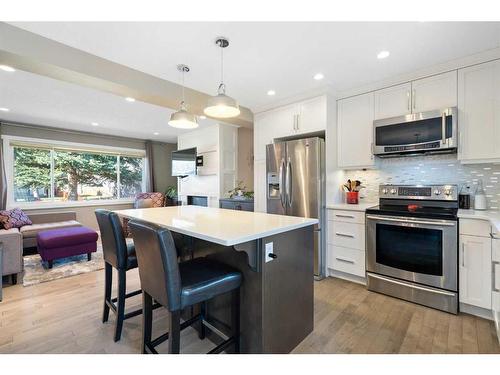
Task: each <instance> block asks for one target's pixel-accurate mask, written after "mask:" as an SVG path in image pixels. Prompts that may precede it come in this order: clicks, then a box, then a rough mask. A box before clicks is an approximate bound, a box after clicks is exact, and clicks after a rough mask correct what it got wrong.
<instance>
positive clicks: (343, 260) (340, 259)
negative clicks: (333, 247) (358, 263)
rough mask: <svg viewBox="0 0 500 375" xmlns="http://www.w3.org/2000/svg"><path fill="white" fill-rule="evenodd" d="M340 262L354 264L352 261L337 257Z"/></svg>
mask: <svg viewBox="0 0 500 375" xmlns="http://www.w3.org/2000/svg"><path fill="white" fill-rule="evenodd" d="M335 259H337V260H338V261H340V262H345V263H351V264H354V261H353V260H352V259H347V258H341V257H335Z"/></svg>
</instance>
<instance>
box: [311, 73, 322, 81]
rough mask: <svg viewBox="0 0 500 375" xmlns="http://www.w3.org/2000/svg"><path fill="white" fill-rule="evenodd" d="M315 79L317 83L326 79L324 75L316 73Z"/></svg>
mask: <svg viewBox="0 0 500 375" xmlns="http://www.w3.org/2000/svg"><path fill="white" fill-rule="evenodd" d="M313 78H314V79H315V80H316V81H321V80H322V79H323V78H325V76H324V75H323V73H316V74H315V75H314V77H313Z"/></svg>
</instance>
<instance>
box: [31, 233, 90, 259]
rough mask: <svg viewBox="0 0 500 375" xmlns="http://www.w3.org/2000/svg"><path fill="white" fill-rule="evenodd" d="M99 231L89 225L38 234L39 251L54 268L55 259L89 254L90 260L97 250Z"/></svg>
mask: <svg viewBox="0 0 500 375" xmlns="http://www.w3.org/2000/svg"><path fill="white" fill-rule="evenodd" d="M97 238H98V235H97V232H96V231H94V230H92V229H90V228H87V227H73V228H61V229H53V230H47V231H43V232H40V233H38V234H37V236H36V241H37V244H38V253H39V254H40V256H41V257H42V260H43V261H46V262H48V263H49V268H52V262H53V261H54V259H61V258H66V257H70V256H74V255H82V254H87V259H88V260H89V261H90V260H91V257H92V253H94V252H95V251H96V250H97Z"/></svg>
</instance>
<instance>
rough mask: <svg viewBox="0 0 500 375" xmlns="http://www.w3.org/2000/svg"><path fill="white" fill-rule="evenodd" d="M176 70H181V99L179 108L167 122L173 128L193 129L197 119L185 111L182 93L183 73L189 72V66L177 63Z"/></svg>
mask: <svg viewBox="0 0 500 375" xmlns="http://www.w3.org/2000/svg"><path fill="white" fill-rule="evenodd" d="M177 70H178V71H179V72H182V101H181V105H180V108H179V110H178V111H177V112H174V113H172V114H171V115H170V121H169V122H168V124H169V125H170V126H172V127H173V128H179V129H195V128H197V127H198V119H197V118H196V116H195V115H193V114H192V113H189V112H188V111H187V107H186V102H185V95H184V73H187V72H189V67H188V66H187V65H184V64H179V65H177Z"/></svg>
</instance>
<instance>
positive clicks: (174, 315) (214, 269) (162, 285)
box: [130, 221, 242, 354]
mask: <svg viewBox="0 0 500 375" xmlns="http://www.w3.org/2000/svg"><path fill="white" fill-rule="evenodd" d="M130 229H131V231H132V237H133V239H134V242H135V246H136V251H137V261H138V264H139V276H140V279H141V288H142V301H143V302H142V303H143V310H144V314H143V327H142V329H143V338H142V353H154V354H157V353H158V352H157V351H156V349H155V347H156V346H157V345H159V344H161V343H162V342H164V341H166V340H168V352H169V353H179V351H180V331H181V330H183V329H184V328H187V327H189V326H190V325H192V324H193V323H195V322H197V321H201V327H202V328H201V331H200V335H199V336H200V338H201V339H204V338H205V329H206V328H208V329H212V328H211V325H210V324H209V323H208V324H205V323H206V316H205V308H204V306H205V303H206V301H208V300H210V299H211V298H213V297H216V296H218V295H221V294H225V293H229V292H231V294H232V302H231V330H232V336H231V337H229V338H226V339H225V340H224V341H223V342H222V343H221V344H219V345H218V346H217V347H215V348H214V349H212V350H211V351H210V352H209V354H214V353H220V352H222V351H223V350H225V349H226V348H228V347H230V346H231V345H233V344H234V349H235V352H236V353H239V351H240V344H239V341H240V285H241V280H242V276H241V273H240V272H239V271H237V270H235V269H233V268H231V267H229V266H227V265H225V264H222V263H220V262H216V261H213V260H210V259H208V258H195V259H192V260H189V261H186V262H182V263H179V262H178V261H177V252H176V248H175V244H174V241H173V239H172V235H171V233H170V231H169V230H168V229H166V228H160V227H158V226H155V225H151V224H148V223H143V222H138V221H131V222H130ZM153 299H154V300H155V301H157V302H158V303H159V304H160V305H162V306H164V307H165V308H167V310H168V311H169V312H170V332H167V333H165V334H163V335H161V336H160V337H158V338H156V339H152V322H153V311H152V300H153ZM199 303H201V304H202V310H201V313H200V314H197V315H196V316H194V317H192V318H191V319H188V320H187V321H184V322H182V323H181V310H182V309H184V308H186V307H190V306H193V305H195V304H199ZM213 332H214V333H215V334H217V335H219V332H217V330H213ZM221 337H222V336H221ZM222 338H225V337H222Z"/></svg>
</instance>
